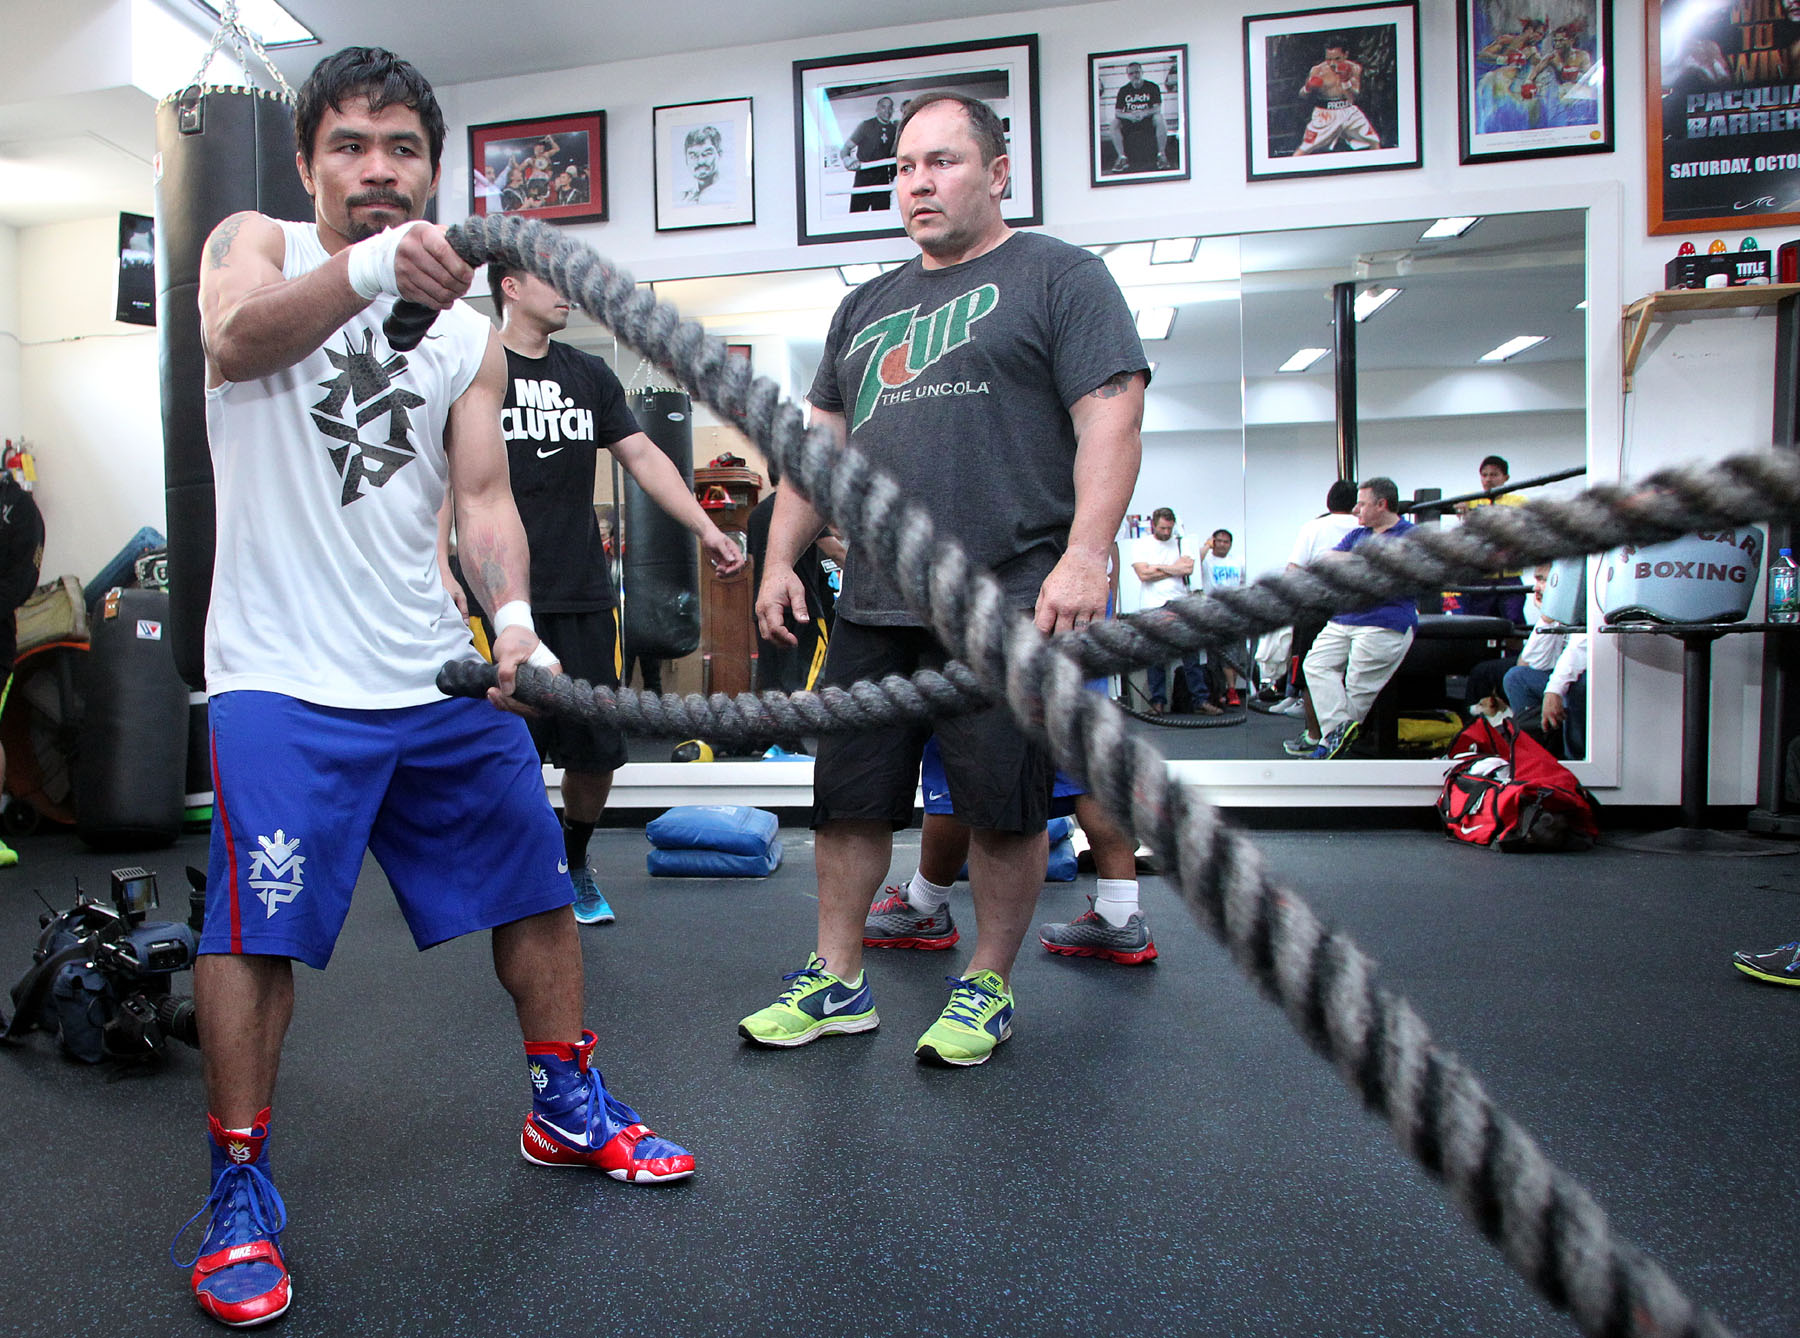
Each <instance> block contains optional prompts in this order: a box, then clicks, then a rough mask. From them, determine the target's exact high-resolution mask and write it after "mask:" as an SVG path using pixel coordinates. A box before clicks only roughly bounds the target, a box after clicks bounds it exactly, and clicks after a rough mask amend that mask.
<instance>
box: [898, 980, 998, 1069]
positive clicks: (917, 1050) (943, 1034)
mask: <svg viewBox="0 0 1800 1338" xmlns="http://www.w3.org/2000/svg"><path fill="white" fill-rule="evenodd" d="M944 979H945V980H947V981H949V982H950V1002H949V1003H948V1004H946V1005H945V1006H944V1011H943V1013H942V1014H940V1015H939V1017H938V1020H937V1021H936V1022H933V1023H932V1024H931V1026H930V1027H929V1028H928V1029H927V1030H926V1032H925V1034H924V1035H923V1036H921V1037H919V1043H918V1044H917V1045H916V1046H914V1047H913V1053H914V1054H915V1055H917V1056H918V1057H919V1060H920V1062H922V1063H935V1064H954V1065H956V1066H957V1067H959V1068H962V1067H966V1066H968V1065H970V1064H985V1063H987V1058H988V1056H989V1055H991V1054H993V1053H994V1047H995V1046H996V1045H999V1044H1000V1042H1001V1041H1004V1040H1005V1039H1006V1038H1007V1037H1008V1036H1011V1035H1012V1015H1013V997H1012V995H1010V994H1008V993H1007V991H1006V982H1005V981H1004V980H1002V979H1000V977H999V976H998V975H997V974H996V973H995V972H992V971H977V972H976V973H975V974H974V975H972V976H970V977H969V978H968V979H967V980H964V979H962V978H961V977H958V976H945V977H944Z"/></svg>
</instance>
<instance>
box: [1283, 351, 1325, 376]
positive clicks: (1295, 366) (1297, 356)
mask: <svg viewBox="0 0 1800 1338" xmlns="http://www.w3.org/2000/svg"><path fill="white" fill-rule="evenodd" d="M1329 352H1331V350H1330V349H1328V348H1302V349H1296V350H1295V351H1294V355H1293V356H1292V357H1291V358H1289V359H1288V360H1287V361H1286V362H1284V363H1282V364H1281V366H1279V367H1277V368H1276V369H1275V370H1276V371H1278V372H1304V371H1305V370H1306V369H1307V368H1308V367H1311V366H1312V365H1313V364H1314V363H1315V362H1317V361H1318V360H1319V359H1320V358H1322V357H1324V356H1325V355H1326V354H1327V353H1329Z"/></svg>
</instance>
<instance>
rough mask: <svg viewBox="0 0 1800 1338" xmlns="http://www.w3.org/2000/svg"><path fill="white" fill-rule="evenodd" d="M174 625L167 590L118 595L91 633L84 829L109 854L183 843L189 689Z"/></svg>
mask: <svg viewBox="0 0 1800 1338" xmlns="http://www.w3.org/2000/svg"><path fill="white" fill-rule="evenodd" d="M115 595H116V598H115ZM168 617H169V596H168V595H167V594H166V593H164V592H163V591H161V590H119V591H116V592H109V593H108V594H107V595H106V596H105V598H104V599H103V600H102V601H101V611H100V616H99V617H98V618H96V619H95V620H94V621H93V622H92V623H91V624H90V626H89V635H90V638H91V639H90V641H89V644H88V653H87V657H86V666H85V669H86V677H85V681H84V684H83V689H84V691H83V701H84V708H85V709H84V715H83V718H82V722H81V735H80V745H79V747H78V749H77V753H76V762H75V825H76V830H78V831H79V832H80V833H81V837H82V839H83V840H85V841H87V842H88V843H89V844H90V845H93V846H96V847H99V848H102V849H106V848H115V849H116V848H131V847H144V846H165V845H168V844H169V843H170V842H172V841H173V840H174V839H175V838H176V837H177V836H179V835H181V819H182V809H183V796H184V795H185V793H186V782H187V753H188V690H187V685H186V684H184V683H183V682H182V681H181V675H180V674H178V673H177V672H176V671H175V660H174V656H173V655H172V654H171V653H170V649H171V648H170V644H169V639H168V636H167V635H166V632H167V627H168Z"/></svg>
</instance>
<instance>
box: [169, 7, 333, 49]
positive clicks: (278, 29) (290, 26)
mask: <svg viewBox="0 0 1800 1338" xmlns="http://www.w3.org/2000/svg"><path fill="white" fill-rule="evenodd" d="M194 3H195V4H197V5H199V6H200V8H202V9H204V10H205V11H206V12H207V13H208V14H211V15H212V16H213V18H215V19H220V18H223V17H224V10H222V9H220V8H219V6H217V5H215V4H212V3H211V0H194ZM238 21H239V22H241V23H242V24H243V25H244V27H246V28H248V29H249V30H250V31H251V32H253V33H255V34H256V37H257V40H258V41H260V42H261V43H262V44H263V45H264V46H306V45H307V44H308V43H312V42H317V41H318V40H319V38H318V35H317V34H315V33H314V32H313V30H312V29H311V28H308V27H307V26H306V25H305V24H304V23H302V22H300V20H299V19H297V18H295V17H294V16H293V15H292V14H290V13H288V12H287V10H285V9H283V8H282V7H281V6H280V5H278V4H276V3H275V0H238Z"/></svg>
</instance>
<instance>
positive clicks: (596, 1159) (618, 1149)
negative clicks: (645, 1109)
mask: <svg viewBox="0 0 1800 1338" xmlns="http://www.w3.org/2000/svg"><path fill="white" fill-rule="evenodd" d="M598 1041H599V1037H597V1036H595V1035H594V1033H593V1032H591V1031H584V1032H582V1033H581V1042H580V1044H578V1045H568V1044H566V1043H563V1042H536V1041H534V1042H530V1043H528V1044H527V1045H526V1047H525V1056H526V1059H527V1060H528V1061H529V1065H530V1073H531V1086H532V1091H533V1093H534V1096H533V1098H532V1109H531V1113H530V1114H529V1115H527V1116H526V1117H525V1132H524V1133H523V1134H521V1135H520V1136H519V1151H520V1152H521V1153H523V1154H524V1156H525V1160H526V1161H528V1162H531V1163H532V1164H534V1165H537V1166H587V1167H590V1168H592V1169H593V1170H596V1171H604V1172H606V1174H608V1175H610V1176H611V1177H612V1178H613V1179H614V1180H624V1181H627V1182H630V1183H634V1184H640V1185H646V1184H660V1183H662V1182H664V1181H668V1180H685V1179H686V1178H687V1177H688V1176H690V1175H692V1174H693V1173H694V1154H693V1153H691V1152H689V1151H688V1150H687V1149H686V1148H684V1147H678V1146H677V1145H676V1144H674V1143H671V1142H670V1141H669V1140H668V1139H666V1138H663V1137H660V1136H659V1135H658V1134H657V1133H656V1132H655V1131H654V1130H652V1129H650V1128H648V1127H646V1126H645V1125H644V1124H643V1122H642V1121H640V1120H639V1119H638V1114H637V1112H636V1111H635V1110H633V1109H632V1108H631V1107H630V1106H628V1105H626V1104H625V1103H624V1102H623V1101H620V1100H619V1099H618V1098H616V1097H614V1096H613V1095H612V1093H610V1092H608V1091H607V1090H606V1083H605V1081H604V1080H603V1079H602V1078H601V1076H600V1071H599V1070H598V1069H596V1068H594V1067H592V1060H593V1055H594V1046H595V1045H596V1044H597V1043H598Z"/></svg>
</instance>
